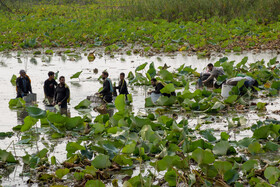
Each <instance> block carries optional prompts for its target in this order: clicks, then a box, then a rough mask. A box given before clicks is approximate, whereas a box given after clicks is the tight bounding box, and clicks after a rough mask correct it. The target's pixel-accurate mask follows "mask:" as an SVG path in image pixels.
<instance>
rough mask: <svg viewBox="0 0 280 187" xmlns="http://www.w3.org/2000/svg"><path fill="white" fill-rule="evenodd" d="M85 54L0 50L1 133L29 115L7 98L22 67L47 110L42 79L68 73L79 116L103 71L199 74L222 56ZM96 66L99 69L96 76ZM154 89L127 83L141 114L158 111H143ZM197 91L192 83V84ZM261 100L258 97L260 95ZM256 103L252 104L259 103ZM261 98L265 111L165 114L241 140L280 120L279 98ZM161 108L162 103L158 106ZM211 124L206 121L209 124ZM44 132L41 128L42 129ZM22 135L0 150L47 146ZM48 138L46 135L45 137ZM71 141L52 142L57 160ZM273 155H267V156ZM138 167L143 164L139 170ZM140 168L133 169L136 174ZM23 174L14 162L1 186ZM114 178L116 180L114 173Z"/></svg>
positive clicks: (252, 57)
mask: <svg viewBox="0 0 280 187" xmlns="http://www.w3.org/2000/svg"><path fill="white" fill-rule="evenodd" d="M84 53H85V52H75V53H72V54H68V55H67V54H63V53H62V54H56V53H55V54H54V55H53V56H47V55H38V56H34V55H33V54H32V53H28V52H24V53H21V54H20V55H18V52H13V53H9V54H7V53H2V54H0V62H1V63H0V85H1V86H2V89H0V114H1V118H0V124H1V130H0V131H1V132H10V131H12V128H13V127H14V126H16V125H18V124H22V123H23V119H24V117H25V116H26V115H27V113H26V111H24V110H11V109H9V106H8V102H9V100H10V99H11V98H15V97H16V90H15V87H14V86H13V85H12V84H11V82H10V79H11V77H12V75H13V74H15V75H18V73H19V70H21V69H24V70H26V71H27V74H28V75H29V77H30V78H31V81H32V89H33V92H34V93H37V101H38V107H39V108H45V106H44V105H43V99H44V93H43V83H44V81H45V80H46V79H47V78H48V77H47V73H48V71H54V72H57V71H59V76H62V75H63V76H65V77H66V83H67V84H68V86H69V87H70V92H71V101H70V103H71V105H70V106H69V113H70V115H71V117H73V116H78V115H80V113H79V111H77V110H75V109H74V106H76V105H77V104H78V103H79V102H80V101H82V100H83V99H85V98H86V97H87V96H88V95H92V94H94V93H96V92H97V91H98V90H99V88H100V87H101V86H102V85H101V83H100V82H99V81H98V78H99V76H100V75H101V72H102V71H103V70H107V71H108V72H109V77H110V78H111V79H112V81H113V82H116V83H118V77H119V74H120V73H121V72H124V73H125V74H126V75H127V74H128V73H129V72H130V71H134V69H135V68H136V67H137V66H139V65H140V64H142V63H144V62H148V63H150V62H154V63H155V67H156V68H157V67H158V66H163V65H164V64H167V65H168V66H171V68H170V69H175V68H178V67H179V66H180V65H182V64H185V65H187V66H192V67H193V68H197V72H201V71H202V69H203V68H204V67H206V65H207V64H208V63H214V62H216V61H217V60H219V59H220V58H221V57H222V56H221V55H218V54H213V55H212V56H211V58H209V59H207V58H206V59H198V58H197V56H188V55H185V54H183V53H178V54H174V55H168V54H161V55H160V56H152V57H142V56H139V55H132V56H127V55H119V54H115V55H114V58H112V57H110V56H108V55H104V54H102V55H96V59H95V60H94V61H93V62H89V61H88V59H87V56H85V55H84ZM226 56H227V57H228V58H229V60H235V61H236V62H240V61H241V60H242V58H243V57H245V56H248V58H249V60H248V61H249V63H250V62H256V61H257V60H262V59H264V60H265V61H268V60H269V59H271V58H274V57H276V56H277V54H276V53H274V52H269V51H267V52H263V53H257V54H254V53H245V54H240V55H236V54H228V55H226ZM279 57H280V56H279V55H278V59H279ZM94 69H95V70H94ZM96 70H98V73H97V74H96ZM78 71H83V72H82V74H81V76H80V77H79V79H70V77H71V76H72V75H73V74H75V73H76V72H78ZM148 89H151V87H145V86H141V87H137V86H129V92H130V93H131V94H132V95H133V104H132V111H133V112H134V113H135V114H138V115H145V114H147V112H148V111H149V110H155V109H154V108H150V109H145V107H144V104H145V97H147V90H148ZM192 89H194V87H193V88H192ZM258 100H260V99H258ZM258 100H257V101H254V100H253V101H252V102H258ZM261 101H262V102H267V103H268V106H267V111H265V112H263V113H256V112H255V111H250V110H248V111H246V112H240V113H239V112H236V111H232V113H229V114H227V115H226V116H224V115H215V116H208V115H206V114H202V113H201V114H200V113H180V111H179V110H178V109H174V110H169V111H167V112H166V113H167V115H173V113H176V114H179V115H178V120H180V119H182V118H188V119H189V126H190V128H195V127H196V126H197V125H201V127H200V129H202V130H203V129H209V128H212V129H214V135H216V136H220V131H228V133H229V134H230V135H231V140H237V141H238V140H240V139H242V138H244V137H247V136H251V135H252V132H251V130H250V129H249V130H247V129H246V128H248V127H250V126H251V125H252V124H253V123H255V122H256V121H258V120H260V119H265V118H275V119H280V118H279V115H277V114H273V113H272V111H275V110H279V108H280V103H279V102H280V100H279V98H267V99H262V100H261ZM160 108H162V107H160ZM90 113H91V115H92V116H93V117H95V116H97V115H99V113H98V112H96V111H93V110H91V111H90ZM236 116H244V118H245V119H246V123H244V124H242V125H241V126H240V127H238V128H236V129H230V130H229V127H228V121H227V119H226V118H227V117H228V118H229V119H230V118H232V117H236ZM209 121H210V122H211V123H209V124H208V122H209ZM39 130H42V131H43V129H39ZM19 140H20V139H19V137H18V136H17V135H16V134H15V135H14V136H13V137H11V138H5V139H3V140H0V142H1V143H0V148H1V149H7V147H8V150H9V151H12V153H13V154H14V152H15V155H16V156H24V155H25V154H26V152H28V153H29V154H31V153H34V152H36V151H37V147H44V145H43V142H41V141H39V142H38V145H31V144H18V143H17V142H18V141H19ZM46 141H47V138H46ZM68 141H72V140H71V139H67V138H65V139H62V140H59V141H54V142H53V143H55V144H56V146H55V147H54V151H53V152H52V153H51V155H50V156H53V155H55V156H56V158H57V159H58V161H59V162H62V161H64V160H65V159H66V150H65V147H66V144H67V142H68ZM268 158H269V157H268ZM138 169H139V168H138ZM137 173H139V171H137V168H136V170H135V171H134V175H136V174H137ZM20 174H22V164H20V165H15V166H11V168H9V170H7V171H5V173H2V172H1V173H0V175H2V176H3V178H2V185H3V186H26V185H27V184H26V181H27V180H28V179H29V177H28V176H26V177H25V176H20ZM26 175H28V174H26ZM116 178H118V177H117V176H116Z"/></svg>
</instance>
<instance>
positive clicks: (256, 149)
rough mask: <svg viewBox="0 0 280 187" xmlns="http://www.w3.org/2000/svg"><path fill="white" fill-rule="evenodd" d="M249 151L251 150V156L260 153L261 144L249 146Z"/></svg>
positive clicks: (255, 143) (254, 143)
mask: <svg viewBox="0 0 280 187" xmlns="http://www.w3.org/2000/svg"><path fill="white" fill-rule="evenodd" d="M248 150H249V153H251V154H256V153H260V152H261V144H260V143H259V142H257V141H255V142H253V143H251V144H250V145H249V146H248Z"/></svg>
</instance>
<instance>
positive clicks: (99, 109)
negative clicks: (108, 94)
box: [93, 104, 114, 117]
mask: <svg viewBox="0 0 280 187" xmlns="http://www.w3.org/2000/svg"><path fill="white" fill-rule="evenodd" d="M93 110H94V111H96V112H99V113H100V114H109V117H112V116H113V115H114V109H113V108H107V105H106V104H103V105H100V106H97V107H94V109H93Z"/></svg>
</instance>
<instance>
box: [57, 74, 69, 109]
mask: <svg viewBox="0 0 280 187" xmlns="http://www.w3.org/2000/svg"><path fill="white" fill-rule="evenodd" d="M69 97H70V90H69V87H68V86H67V85H66V84H65V77H64V76H61V77H59V84H58V85H57V87H56V89H55V94H54V104H58V106H60V108H63V109H66V108H67V102H68V99H69Z"/></svg>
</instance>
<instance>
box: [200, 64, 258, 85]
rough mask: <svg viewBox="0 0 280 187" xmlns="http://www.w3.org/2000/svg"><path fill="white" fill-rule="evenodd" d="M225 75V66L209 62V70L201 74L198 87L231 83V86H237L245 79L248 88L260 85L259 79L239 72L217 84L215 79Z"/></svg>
mask: <svg viewBox="0 0 280 187" xmlns="http://www.w3.org/2000/svg"><path fill="white" fill-rule="evenodd" d="M222 75H225V72H224V69H223V67H214V65H213V64H212V63H209V64H208V65H207V70H206V71H205V72H202V73H201V74H200V77H199V80H198V87H203V86H207V87H213V86H214V87H215V88H219V87H221V86H222V84H226V85H230V86H236V85H237V84H238V82H240V81H242V80H244V86H245V87H246V88H249V87H251V88H253V87H257V86H258V81H256V80H255V79H253V78H252V77H249V76H246V75H242V74H239V75H237V77H233V78H229V79H225V80H224V81H223V82H220V84H217V82H215V80H217V79H218V77H219V76H222Z"/></svg>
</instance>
